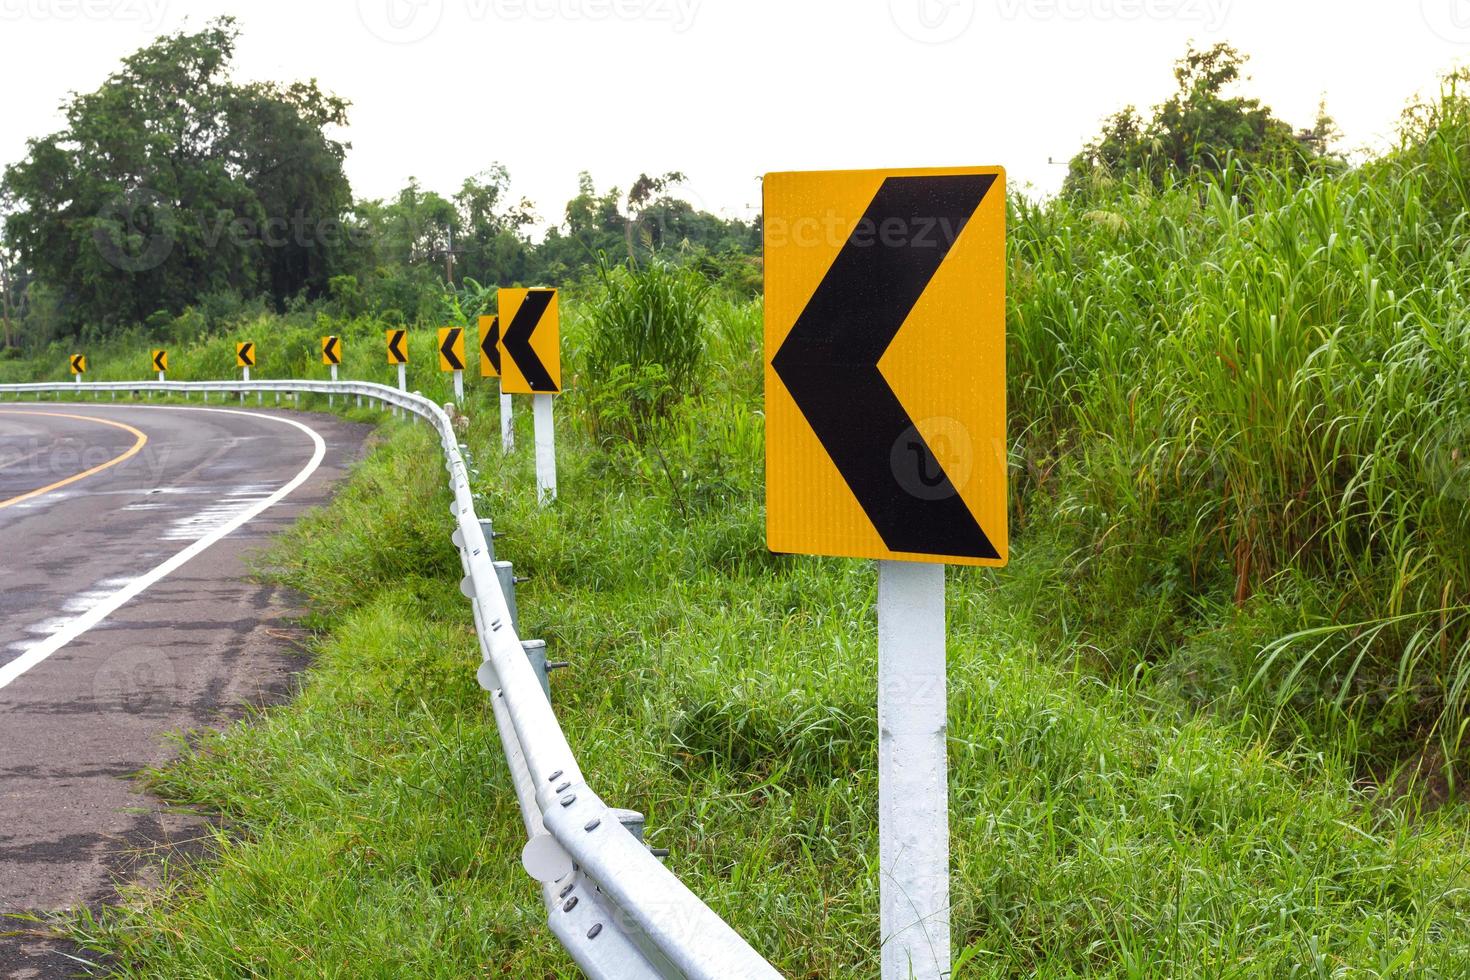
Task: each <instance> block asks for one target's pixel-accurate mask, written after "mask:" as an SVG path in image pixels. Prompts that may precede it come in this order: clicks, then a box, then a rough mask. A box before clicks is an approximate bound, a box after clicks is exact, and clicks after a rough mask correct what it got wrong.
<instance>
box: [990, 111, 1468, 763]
mask: <svg viewBox="0 0 1470 980" xmlns="http://www.w3.org/2000/svg"><path fill="white" fill-rule="evenodd" d="M1411 118H1412V117H1411ZM1426 118H1428V119H1429V120H1430V124H1429V125H1427V126H1425V125H1420V126H1418V127H1417V128H1410V129H1409V130H1406V134H1405V143H1404V146H1403V147H1402V148H1401V149H1400V150H1399V151H1397V152H1396V153H1394V154H1392V155H1390V156H1388V157H1387V158H1385V159H1383V160H1381V161H1377V162H1375V163H1374V164H1372V165H1370V166H1368V167H1365V168H1363V169H1361V170H1357V171H1353V172H1350V173H1346V174H1343V175H1338V176H1322V177H1318V178H1316V179H1312V180H1308V181H1305V182H1296V181H1293V180H1292V179H1291V178H1289V177H1284V176H1277V175H1272V174H1269V173H1263V172H1260V171H1254V172H1251V173H1248V174H1247V173H1244V172H1242V171H1240V170H1238V169H1237V168H1234V167H1227V168H1226V169H1225V171H1224V172H1223V173H1222V174H1220V175H1218V176H1217V177H1213V178H1211V177H1200V178H1196V179H1190V180H1187V181H1180V182H1178V183H1176V184H1174V185H1172V186H1167V187H1165V188H1163V189H1162V190H1158V189H1155V188H1153V187H1151V186H1149V185H1148V184H1146V183H1132V182H1120V183H1116V184H1112V185H1105V186H1102V187H1100V188H1098V189H1095V190H1094V193H1093V195H1092V196H1091V198H1090V199H1088V200H1086V201H1080V200H1074V201H1068V200H1062V201H1057V202H1051V203H1048V204H1045V205H1037V204H1033V203H1030V202H1026V201H1024V200H1021V201H1017V202H1015V204H1014V207H1013V213H1012V215H1011V222H1012V228H1013V235H1012V292H1011V308H1010V323H1009V330H1010V337H1011V344H1012V364H1013V371H1012V377H1011V397H1012V403H1013V406H1014V409H1013V412H1014V414H1013V418H1014V419H1015V420H1016V425H1015V433H1014V434H1015V437H1016V438H1015V441H1016V446H1017V459H1016V463H1017V466H1018V468H1019V471H1020V474H1021V481H1020V486H1021V489H1022V493H1020V494H1018V495H1017V499H1018V501H1019V502H1020V503H1021V504H1022V507H1021V508H1020V509H1021V510H1022V511H1025V510H1026V509H1027V508H1030V509H1033V510H1034V509H1037V508H1040V509H1041V510H1044V511H1046V512H1047V517H1048V518H1049V519H1050V520H1051V521H1052V522H1053V523H1055V524H1058V525H1065V526H1067V527H1068V528H1069V529H1070V533H1071V534H1072V536H1073V538H1074V540H1075V541H1076V543H1077V547H1078V551H1077V552H1076V556H1075V566H1076V570H1077V572H1078V573H1080V575H1081V576H1082V577H1083V579H1084V580H1085V581H1086V583H1087V585H1086V589H1088V590H1092V591H1093V592H1094V593H1095V594H1094V597H1093V598H1092V599H1084V600H1080V602H1081V603H1082V604H1086V603H1087V602H1094V603H1096V604H1097V605H1098V607H1099V608H1101V607H1108V608H1111V609H1117V608H1119V607H1120V605H1122V606H1127V605H1136V604H1137V603H1138V602H1139V601H1140V600H1143V601H1145V602H1147V603H1149V604H1150V605H1151V606H1152V608H1153V609H1155V610H1157V609H1159V608H1164V609H1166V610H1167V614H1166V615H1164V616H1163V617H1162V619H1160V618H1159V617H1156V616H1151V617H1150V618H1148V621H1147V635H1138V634H1131V635H1130V634H1129V633H1128V632H1127V631H1123V632H1116V633H1114V634H1113V635H1112V636H1109V637H1103V638H1101V639H1100V641H1099V642H1101V643H1102V644H1104V645H1105V646H1108V647H1110V648H1111V649H1110V651H1109V655H1110V656H1111V657H1112V659H1114V660H1115V661H1118V660H1119V659H1121V660H1122V661H1123V662H1127V661H1130V660H1132V661H1137V660H1139V659H1142V660H1146V661H1147V660H1156V659H1158V658H1160V657H1166V656H1168V655H1169V654H1170V651H1171V648H1172V647H1173V646H1174V645H1176V644H1178V643H1181V642H1183V641H1184V639H1185V637H1186V636H1187V635H1188V634H1189V633H1190V632H1191V630H1193V629H1197V628H1198V627H1199V625H1200V623H1201V617H1200V610H1201V603H1205V604H1208V603H1209V602H1211V601H1213V600H1218V599H1219V598H1221V597H1228V598H1229V600H1230V601H1231V602H1233V603H1234V605H1236V606H1237V607H1241V608H1245V607H1248V606H1250V605H1251V604H1252V603H1253V602H1259V601H1264V602H1269V601H1273V600H1283V599H1284V600H1285V601H1286V602H1287V604H1288V605H1290V606H1291V607H1292V608H1294V609H1295V610H1297V621H1296V622H1295V623H1294V624H1293V626H1294V628H1292V629H1288V630H1286V631H1284V633H1283V635H1281V636H1278V637H1276V638H1274V640H1273V641H1271V642H1269V643H1267V644H1265V645H1264V649H1262V650H1260V651H1259V656H1258V657H1257V659H1256V660H1255V662H1254V663H1253V664H1252V665H1251V669H1250V670H1247V671H1246V676H1244V678H1243V683H1245V684H1248V685H1249V684H1255V685H1257V686H1264V687H1265V688H1269V689H1270V690H1271V691H1272V692H1274V694H1275V695H1276V696H1277V697H1278V698H1279V700H1280V702H1281V703H1282V705H1283V706H1284V707H1287V708H1289V709H1291V710H1292V711H1294V712H1295V713H1297V714H1299V715H1303V716H1306V715H1312V716H1317V717H1319V718H1320V716H1322V714H1323V713H1324V712H1326V713H1329V714H1334V715H1336V716H1337V718H1338V720H1339V721H1340V720H1342V719H1343V718H1344V717H1347V718H1352V719H1357V720H1358V721H1362V720H1364V719H1368V720H1370V721H1371V723H1372V724H1373V725H1374V726H1375V729H1376V730H1377V732H1378V734H1379V736H1380V738H1379V746H1378V747H1379V749H1381V750H1382V752H1383V754H1384V759H1385V760H1390V759H1391V758H1392V757H1393V756H1394V755H1395V754H1401V753H1403V752H1406V751H1413V749H1414V747H1415V746H1416V745H1420V746H1422V745H1423V744H1424V743H1425V741H1426V740H1428V739H1429V738H1430V736H1431V735H1433V736H1435V737H1437V738H1438V739H1439V740H1440V746H1441V748H1442V749H1444V750H1445V751H1446V752H1447V753H1448V755H1450V756H1451V757H1455V756H1461V757H1463V754H1464V753H1463V751H1462V750H1463V749H1464V748H1465V746H1464V745H1462V743H1461V731H1462V728H1463V726H1464V725H1465V723H1466V721H1467V719H1470V714H1467V712H1466V710H1465V694H1466V686H1467V684H1470V493H1467V491H1470V469H1467V467H1470V326H1467V322H1470V305H1467V304H1470V292H1467V287H1470V217H1467V215H1466V213H1465V210H1464V209H1465V207H1466V200H1465V198H1464V196H1463V194H1462V193H1460V192H1455V193H1453V194H1450V193H1447V189H1450V188H1464V187H1466V186H1467V180H1470V113H1467V112H1466V111H1465V103H1464V102H1463V100H1462V99H1461V98H1460V96H1459V95H1458V93H1457V92H1456V91H1455V90H1454V89H1452V88H1451V89H1447V90H1446V92H1445V95H1444V97H1443V99H1442V100H1441V101H1440V103H1439V104H1437V106H1436V107H1435V109H1434V111H1433V112H1432V113H1429V114H1428V116H1427V117H1426ZM1035 491H1041V495H1040V496H1039V497H1028V493H1030V492H1035ZM1019 516H1020V517H1021V518H1022V520H1023V521H1025V520H1026V519H1027V518H1028V517H1031V516H1034V515H1030V514H1027V513H1021V514H1020V515H1019ZM1018 560H1020V561H1024V560H1025V553H1024V538H1023V539H1022V547H1021V549H1018ZM1079 591H1080V590H1079ZM1161 623H1163V624H1164V625H1165V626H1166V627H1167V626H1169V625H1170V624H1172V628H1164V629H1161V628H1160V625H1161ZM1237 680H1241V678H1237Z"/></svg>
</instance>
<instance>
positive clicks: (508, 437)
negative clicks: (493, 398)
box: [496, 381, 516, 453]
mask: <svg viewBox="0 0 1470 980" xmlns="http://www.w3.org/2000/svg"><path fill="white" fill-rule="evenodd" d="M496 384H497V385H499V387H500V448H501V450H502V451H503V452H507V453H508V452H510V451H511V450H512V449H514V448H515V447H516V428H515V403H514V402H513V401H511V397H510V395H508V394H506V392H505V382H503V381H497V382H496Z"/></svg>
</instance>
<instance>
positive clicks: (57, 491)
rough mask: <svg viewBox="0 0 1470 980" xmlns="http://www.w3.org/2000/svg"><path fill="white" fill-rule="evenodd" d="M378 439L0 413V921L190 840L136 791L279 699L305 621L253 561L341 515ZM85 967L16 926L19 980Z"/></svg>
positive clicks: (206, 423) (103, 894)
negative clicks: (224, 726) (298, 525)
mask: <svg viewBox="0 0 1470 980" xmlns="http://www.w3.org/2000/svg"><path fill="white" fill-rule="evenodd" d="M367 431H368V430H367V427H366V426H360V425H353V424H351V423H346V422H342V421H340V420H338V419H336V418H334V417H331V416H322V415H304V414H298V413H287V412H274V411H271V412H267V411H258V410H254V408H253V406H245V407H241V408H238V409H237V408H217V407H210V408H200V407H194V408H188V407H164V406H118V405H112V404H99V403H88V402H82V403H77V404H58V403H51V402H42V403H34V402H28V403H13V402H12V403H6V402H4V401H0V916H3V915H4V914H5V913H15V912H21V913H25V912H44V911H50V910H56V909H63V908H74V907H78V906H81V905H95V904H97V903H99V902H101V901H104V900H106V899H107V898H108V897H110V896H111V894H112V886H113V881H114V879H115V878H116V877H117V876H118V875H119V874H127V873H129V872H130V871H131V870H134V869H132V868H131V867H130V865H131V864H132V863H133V862H134V861H135V859H136V855H137V854H138V852H139V850H140V848H152V847H158V846H162V845H168V844H175V843H178V842H180V841H187V839H188V838H189V837H191V836H197V834H198V833H199V827H198V824H197V822H196V821H193V820H190V819H187V818H183V817H179V816H172V815H169V814H166V813H164V812H163V811H162V810H161V808H160V807H158V806H157V805H156V804H154V803H153V802H152V801H150V799H149V798H148V797H145V796H141V795H139V794H138V793H137V791H136V788H135V786H134V785H133V784H132V783H131V782H130V781H129V780H128V779H127V778H126V777H127V776H128V775H129V774H131V773H134V772H136V771H137V770H139V769H141V768H144V767H147V766H153V765H157V764H160V763H162V762H165V761H167V759H168V758H169V757H170V755H171V750H170V748H169V745H168V742H167V741H166V739H165V738H164V736H165V735H166V734H167V733H169V732H172V731H178V730H180V729H188V728H197V727H200V726H204V725H210V724H217V723H220V722H222V721H226V720H228V719H229V718H231V717H233V716H234V715H235V714H237V713H238V710H239V708H240V707H241V706H243V705H250V704H260V703H264V702H266V701H269V700H272V699H278V698H279V697H280V695H281V694H282V693H283V692H284V691H285V690H286V689H287V687H288V684H289V678H290V674H291V673H292V672H293V671H294V670H296V669H299V666H300V662H299V659H298V658H296V657H294V656H292V655H291V654H290V652H289V649H288V644H286V643H284V642H283V641H282V640H281V639H280V637H279V634H280V632H281V631H283V630H288V629H290V628H291V625H290V624H291V621H292V619H293V618H294V616H295V615H297V614H298V612H299V610H297V609H295V608H294V607H293V605H292V603H291V599H290V597H289V596H288V595H284V594H282V593H281V591H280V590H278V589H277V588H276V587H275V586H271V585H260V584H257V583H253V582H250V581H248V580H247V576H248V574H249V571H248V567H247V563H246V559H247V557H248V556H249V554H250V553H251V552H252V551H255V550H257V549H258V548H259V546H261V545H262V544H264V543H266V541H267V539H268V538H269V537H270V536H271V535H273V534H275V533H277V532H279V531H280V530H282V529H283V528H285V527H286V526H287V525H289V524H290V522H291V521H292V520H294V519H295V518H296V517H297V516H299V515H300V514H301V513H302V512H303V511H304V510H306V509H307V508H309V507H312V506H314V505H318V504H321V503H323V502H324V501H325V500H326V498H327V495H328V491H329V488H330V487H331V485H332V484H333V483H334V482H335V481H337V480H338V479H340V478H341V477H342V476H343V475H344V471H345V468H346V467H347V466H349V465H350V464H351V463H352V462H354V461H355V460H356V459H357V457H358V456H359V454H360V452H361V447H362V443H363V439H364V436H365V434H366V432H367ZM76 968H77V964H76V963H75V961H71V960H67V959H65V958H64V957H63V956H61V955H60V954H59V953H58V951H57V949H56V948H55V947H53V946H52V945H50V944H48V943H46V942H44V941H43V940H41V939H39V938H38V937H36V936H35V935H33V934H30V933H28V932H27V931H26V924H25V923H24V922H21V921H19V920H10V919H0V976H7V977H11V976H13V977H46V976H65V975H71V974H72V973H74V972H75V971H76Z"/></svg>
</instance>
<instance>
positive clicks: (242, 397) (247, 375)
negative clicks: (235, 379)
mask: <svg viewBox="0 0 1470 980" xmlns="http://www.w3.org/2000/svg"><path fill="white" fill-rule="evenodd" d="M240 370H241V371H244V372H245V383H246V384H249V383H250V369H249V368H248V367H247V368H241V369H240ZM240 404H241V405H243V404H245V392H243V391H242V392H240Z"/></svg>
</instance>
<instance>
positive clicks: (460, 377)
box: [454, 371, 464, 405]
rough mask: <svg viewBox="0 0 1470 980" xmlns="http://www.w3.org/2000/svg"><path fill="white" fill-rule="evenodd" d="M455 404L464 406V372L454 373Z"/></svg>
mask: <svg viewBox="0 0 1470 980" xmlns="http://www.w3.org/2000/svg"><path fill="white" fill-rule="evenodd" d="M454 403H455V404H456V405H463V404H464V372H463V371H455V372H454Z"/></svg>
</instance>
